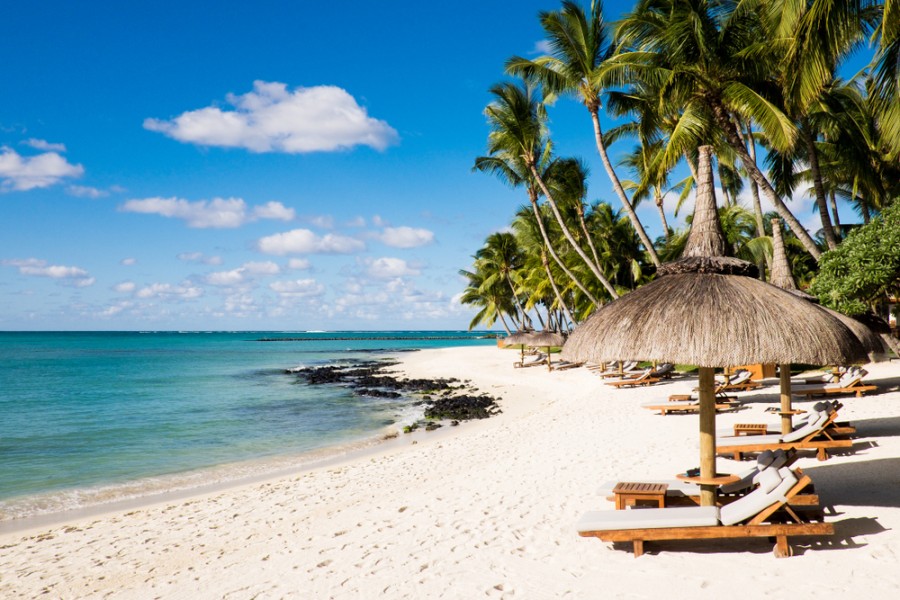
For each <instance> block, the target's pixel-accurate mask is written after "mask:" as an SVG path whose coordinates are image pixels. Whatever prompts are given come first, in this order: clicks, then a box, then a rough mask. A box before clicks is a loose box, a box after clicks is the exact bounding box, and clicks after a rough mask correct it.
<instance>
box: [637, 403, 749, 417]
mask: <svg viewBox="0 0 900 600" xmlns="http://www.w3.org/2000/svg"><path fill="white" fill-rule="evenodd" d="M740 406H741V404H740V402H719V401H716V412H721V411H723V410H737V409H738V408H740ZM641 408H646V409H648V410H658V411H659V414H661V415H663V416H665V415H667V414H669V413H685V414H687V413H695V412H700V402H692V403H690V404H687V403H681V402H669V403H668V404H652V405H645V406H642V407H641Z"/></svg>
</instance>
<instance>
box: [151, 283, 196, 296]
mask: <svg viewBox="0 0 900 600" xmlns="http://www.w3.org/2000/svg"><path fill="white" fill-rule="evenodd" d="M202 295H203V290H202V289H200V288H198V287H196V286H192V285H190V284H187V283H185V284H183V285H172V284H171V283H154V284H151V285H148V286H146V287H143V288H141V289H139V290H138V291H137V292H136V293H135V296H137V297H138V298H145V299H146V298H160V299H176V300H192V299H194V298H199V297H200V296H202Z"/></svg>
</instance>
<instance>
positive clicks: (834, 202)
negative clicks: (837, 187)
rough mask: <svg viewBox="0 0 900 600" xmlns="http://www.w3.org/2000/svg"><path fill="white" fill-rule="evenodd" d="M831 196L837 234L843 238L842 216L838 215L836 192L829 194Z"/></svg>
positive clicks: (832, 191)
mask: <svg viewBox="0 0 900 600" xmlns="http://www.w3.org/2000/svg"><path fill="white" fill-rule="evenodd" d="M829 196H831V212H832V213H834V225H835V229H836V231H835V234H836V236H837V237H838V238H840V237H841V215H839V214H838V207H837V196H836V195H835V193H834V190H831V193H830V194H829Z"/></svg>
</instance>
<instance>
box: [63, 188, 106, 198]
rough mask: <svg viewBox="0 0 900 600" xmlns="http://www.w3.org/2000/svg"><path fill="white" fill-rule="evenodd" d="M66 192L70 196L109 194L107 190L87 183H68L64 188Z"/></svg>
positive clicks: (96, 196)
mask: <svg viewBox="0 0 900 600" xmlns="http://www.w3.org/2000/svg"><path fill="white" fill-rule="evenodd" d="M66 192H67V193H68V194H69V195H71V196H76V197H78V198H94V199H96V198H105V197H106V196H109V192H108V191H106V190H101V189H98V188H95V187H90V186H88V185H70V186H69V187H67V188H66Z"/></svg>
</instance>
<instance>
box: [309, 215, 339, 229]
mask: <svg viewBox="0 0 900 600" xmlns="http://www.w3.org/2000/svg"><path fill="white" fill-rule="evenodd" d="M309 222H310V223H311V224H313V225H315V226H316V227H319V228H320V229H332V228H334V217H332V216H330V215H319V216H317V217H310V218H309Z"/></svg>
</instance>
